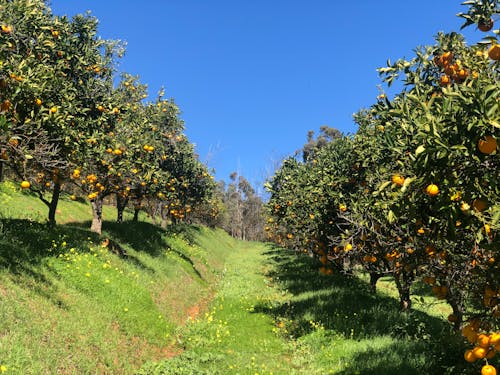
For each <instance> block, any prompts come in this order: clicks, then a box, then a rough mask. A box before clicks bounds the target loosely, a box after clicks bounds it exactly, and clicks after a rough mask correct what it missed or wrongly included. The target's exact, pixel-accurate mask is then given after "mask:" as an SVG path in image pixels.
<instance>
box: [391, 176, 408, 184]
mask: <svg viewBox="0 0 500 375" xmlns="http://www.w3.org/2000/svg"><path fill="white" fill-rule="evenodd" d="M404 182H405V178H404V177H403V176H401V175H399V174H395V175H394V176H392V183H393V184H395V185H397V186H403V184H404Z"/></svg>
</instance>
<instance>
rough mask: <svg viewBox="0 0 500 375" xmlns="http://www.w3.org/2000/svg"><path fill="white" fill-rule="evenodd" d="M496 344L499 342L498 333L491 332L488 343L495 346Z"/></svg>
mask: <svg viewBox="0 0 500 375" xmlns="http://www.w3.org/2000/svg"><path fill="white" fill-rule="evenodd" d="M497 344H500V333H498V332H496V333H492V334H491V335H490V345H493V346H495V345H497Z"/></svg>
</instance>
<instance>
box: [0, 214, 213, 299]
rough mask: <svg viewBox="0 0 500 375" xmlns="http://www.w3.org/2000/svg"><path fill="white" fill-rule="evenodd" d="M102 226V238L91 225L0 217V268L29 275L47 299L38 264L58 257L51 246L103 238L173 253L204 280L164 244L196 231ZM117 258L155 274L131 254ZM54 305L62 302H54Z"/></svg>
mask: <svg viewBox="0 0 500 375" xmlns="http://www.w3.org/2000/svg"><path fill="white" fill-rule="evenodd" d="M103 227H104V232H103V236H98V235H97V234H95V233H93V232H91V231H90V230H89V228H90V222H73V223H68V224H63V225H58V226H56V227H54V228H51V227H49V226H48V225H47V224H44V223H40V222H37V221H32V220H29V219H10V218H1V219H0V269H2V268H3V269H6V270H8V272H9V273H10V274H11V275H13V277H15V278H16V279H18V281H19V282H21V281H22V280H24V277H25V276H28V277H29V279H31V280H33V285H39V286H40V287H41V289H40V294H41V295H43V296H44V297H47V298H49V299H50V298H51V296H50V295H48V294H47V295H45V294H44V291H50V290H52V289H53V288H54V286H53V285H52V284H51V282H50V281H49V280H47V278H46V277H45V276H44V274H43V273H42V271H41V268H40V267H39V265H40V264H41V263H42V261H43V259H44V258H46V257H49V256H54V255H57V252H54V251H53V244H54V243H55V244H56V245H58V246H59V245H60V244H61V243H62V242H63V241H66V242H67V243H68V244H69V245H72V244H81V243H85V242H88V241H89V240H90V241H91V242H92V243H94V244H98V243H100V242H101V241H102V240H103V238H106V237H110V238H112V239H113V240H114V241H116V242H117V243H118V244H119V245H120V246H121V245H127V246H130V248H132V249H134V250H135V251H136V252H144V253H147V254H149V255H150V256H153V257H157V256H160V255H161V254H163V253H164V252H165V250H170V251H173V252H175V253H176V254H177V255H178V256H179V258H181V259H183V261H185V262H187V263H189V264H190V265H191V266H192V269H193V271H194V273H195V274H196V275H197V276H198V277H199V278H201V279H203V277H202V275H201V274H200V272H199V271H198V270H197V269H196V267H195V264H194V262H193V260H192V259H191V258H190V257H189V256H188V255H186V254H184V253H183V252H182V251H180V250H178V249H172V248H171V247H170V246H169V244H168V242H167V241H168V237H169V236H171V235H173V234H174V233H180V234H181V235H182V236H183V237H185V238H186V239H187V241H193V242H194V241H195V233H196V231H198V230H199V228H194V227H187V226H176V227H171V228H168V229H167V230H165V229H162V228H160V227H158V226H155V225H153V224H150V223H145V222H131V221H130V222H124V223H122V224H117V223H113V222H105V223H104V226H103ZM117 255H119V256H122V258H123V259H124V260H125V261H128V262H130V263H132V264H133V265H134V266H136V267H138V268H141V269H143V270H146V271H148V272H153V273H154V272H156V271H155V270H154V269H153V268H150V267H148V266H147V265H146V264H144V262H142V261H141V259H139V258H138V257H137V256H135V255H133V254H130V253H129V254H127V253H126V252H125V253H123V254H117ZM33 287H35V286H33ZM49 294H50V293H49ZM55 303H57V304H60V303H62V302H60V301H55Z"/></svg>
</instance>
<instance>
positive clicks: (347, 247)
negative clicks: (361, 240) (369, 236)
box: [344, 243, 352, 251]
mask: <svg viewBox="0 0 500 375" xmlns="http://www.w3.org/2000/svg"><path fill="white" fill-rule="evenodd" d="M351 250H352V245H351V244H350V243H348V244H347V245H345V246H344V251H351Z"/></svg>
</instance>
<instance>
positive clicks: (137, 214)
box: [132, 208, 140, 222]
mask: <svg viewBox="0 0 500 375" xmlns="http://www.w3.org/2000/svg"><path fill="white" fill-rule="evenodd" d="M139 211H140V209H138V208H134V218H133V219H132V221H134V222H138V221H139Z"/></svg>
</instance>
